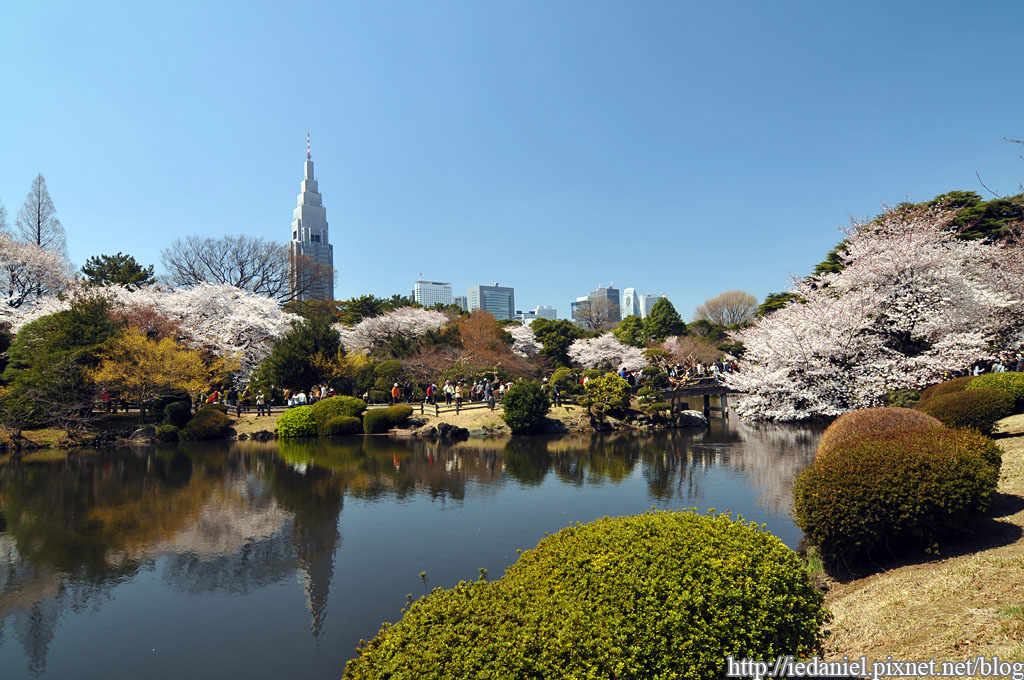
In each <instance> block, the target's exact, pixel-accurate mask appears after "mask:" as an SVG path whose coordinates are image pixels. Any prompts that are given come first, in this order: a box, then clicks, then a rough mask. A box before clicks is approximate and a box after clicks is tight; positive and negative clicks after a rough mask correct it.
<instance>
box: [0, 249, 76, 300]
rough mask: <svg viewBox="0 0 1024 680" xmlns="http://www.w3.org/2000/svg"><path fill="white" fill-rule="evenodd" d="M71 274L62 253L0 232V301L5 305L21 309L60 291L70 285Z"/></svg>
mask: <svg viewBox="0 0 1024 680" xmlns="http://www.w3.org/2000/svg"><path fill="white" fill-rule="evenodd" d="M69 276H70V273H69V271H68V267H67V263H66V262H65V260H64V258H62V257H61V256H60V254H59V253H57V252H54V251H52V250H47V249H45V248H43V247H41V246H38V245H36V244H34V243H21V242H18V241H15V240H14V239H12V238H11V236H10V235H8V234H5V233H0V300H2V302H0V304H2V305H3V306H4V307H8V308H13V309H17V308H19V307H22V306H23V305H25V304H26V303H28V304H30V305H31V303H32V302H33V301H35V300H38V299H40V298H43V297H45V296H48V295H54V294H56V293H59V292H61V291H62V290H64V288H65V287H66V286H67V285H68V279H69ZM8 313H10V312H8Z"/></svg>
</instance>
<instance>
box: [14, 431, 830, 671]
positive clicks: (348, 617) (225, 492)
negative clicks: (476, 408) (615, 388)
mask: <svg viewBox="0 0 1024 680" xmlns="http://www.w3.org/2000/svg"><path fill="white" fill-rule="evenodd" d="M818 434H819V433H818V432H817V431H815V430H810V429H805V428H790V427H784V426H764V425H748V424H744V423H742V422H740V421H739V420H736V419H733V420H732V421H731V424H729V425H728V426H726V425H724V424H723V423H722V422H720V421H718V422H716V423H714V424H713V426H712V428H711V429H710V430H709V431H706V432H705V431H675V432H665V433H658V434H653V435H643V436H639V435H604V436H597V435H595V436H585V437H561V438H541V437H524V438H516V439H511V440H506V439H490V440H488V439H479V440H472V441H469V442H462V443H459V444H453V445H446V444H438V443H436V442H433V443H427V442H424V441H405V440H394V439H387V438H358V437H353V438H341V439H333V440H307V441H299V442H268V443H258V442H232V443H226V442H225V443H216V444H209V445H188V446H184V445H182V446H172V447H156V448H142V449H140V448H135V449H129V448H121V449H107V450H100V451H86V452H76V453H73V454H71V455H69V456H67V458H66V459H63V458H62V459H61V460H58V461H53V462H39V463H30V462H22V463H11V464H7V465H4V466H0V678H4V679H5V680H11V679H13V678H43V677H45V678H103V679H105V680H115V679H118V678H140V677H146V678H174V679H175V680H180V678H183V677H189V678H224V677H244V678H281V677H294V678H331V679H337V678H339V677H340V676H341V673H342V670H343V668H344V665H345V661H346V660H347V659H349V658H351V657H352V656H353V649H354V648H355V646H356V644H357V643H358V641H359V639H360V638H367V639H368V638H370V637H372V636H373V635H374V634H375V633H376V631H377V630H378V628H379V625H380V622H381V621H385V620H388V621H394V620H397V619H398V618H399V617H400V609H401V607H402V605H403V603H404V602H405V598H406V594H412V595H413V596H414V597H415V596H417V595H422V594H423V593H424V592H426V590H428V589H432V588H434V587H437V586H444V587H447V586H451V585H453V584H455V583H457V582H458V581H459V580H473V579H476V578H477V577H478V569H480V568H484V569H487V571H488V573H489V577H490V578H497V577H499V576H500V575H501V573H502V571H503V570H504V569H505V567H507V566H508V565H510V564H511V563H513V562H514V561H515V559H516V549H517V548H522V549H526V548H531V547H533V546H534V545H536V543H537V541H538V540H540V539H541V538H542V537H543V536H544V534H545V532H555V531H557V530H559V529H560V528H562V527H564V526H566V525H568V524H570V523H572V522H577V521H579V522H586V521H589V520H592V519H594V518H597V517H601V516H603V515H622V514H635V513H640V512H644V511H646V510H649V509H650V508H651V507H652V506H654V507H657V508H659V509H662V508H665V509H667V508H689V507H696V508H698V509H700V510H701V511H704V510H706V509H708V508H712V507H713V508H717V509H718V510H719V511H725V510H730V511H731V512H732V513H733V514H742V515H743V516H744V517H745V518H748V519H750V520H754V521H757V522H763V523H765V524H767V525H768V527H769V529H770V530H771V531H772V532H773V533H775V534H776V535H777V536H779V537H780V538H781V539H782V540H783V541H785V542H786V543H787V544H788V545H790V546H795V545H796V543H797V541H798V540H799V539H800V531H799V529H797V528H796V527H795V526H794V525H793V521H792V519H791V517H790V493H791V486H792V481H793V478H794V476H795V475H796V473H798V472H799V471H800V469H801V468H802V467H803V466H804V465H806V464H807V463H808V462H810V460H811V458H812V457H813V455H814V446H815V444H816V442H817V439H818ZM424 571H425V572H426V573H427V576H426V580H425V581H424V580H422V579H421V578H420V573H421V572H424Z"/></svg>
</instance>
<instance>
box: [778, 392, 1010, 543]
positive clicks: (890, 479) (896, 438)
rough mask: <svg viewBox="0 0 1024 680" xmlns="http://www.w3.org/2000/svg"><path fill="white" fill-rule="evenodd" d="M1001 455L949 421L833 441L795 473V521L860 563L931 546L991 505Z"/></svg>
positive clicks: (813, 539)
mask: <svg viewBox="0 0 1024 680" xmlns="http://www.w3.org/2000/svg"><path fill="white" fill-rule="evenodd" d="M953 396H957V395H946V396H944V397H936V398H935V401H937V400H939V399H944V398H946V397H953ZM821 453H822V451H821V449H819V454H821ZM1000 460H1001V451H1000V450H999V447H998V446H996V445H995V443H994V442H993V441H992V440H990V439H988V438H987V437H985V436H983V435H981V434H979V433H977V432H975V431H972V430H957V429H951V428H946V427H933V428H927V427H925V428H922V427H917V428H912V429H903V428H896V429H892V430H889V431H888V432H886V431H880V432H875V433H873V434H871V435H870V436H865V437H861V438H855V437H850V438H846V439H843V440H841V441H835V442H833V443H832V444H831V445H830V448H829V449H828V450H827V452H825V454H824V455H818V456H816V457H815V459H814V462H812V463H811V464H810V465H809V466H807V467H806V468H805V469H804V471H803V472H802V473H801V474H800V476H799V477H797V480H796V483H795V484H794V487H793V500H794V514H795V516H796V523H797V525H798V526H799V527H800V528H801V529H803V530H804V534H805V535H806V536H807V539H808V541H809V542H810V543H812V544H814V545H816V546H818V547H819V549H820V550H821V553H822V556H824V557H825V558H826V559H830V560H843V561H846V562H856V561H859V560H860V559H862V558H864V557H867V556H869V553H870V552H871V551H872V550H873V549H876V548H880V549H892V548H894V547H896V546H900V545H902V544H905V543H907V542H916V543H917V544H919V545H923V546H925V547H930V546H931V544H932V543H934V542H935V541H936V540H937V539H939V538H941V537H943V536H945V535H948V534H951V533H955V532H957V531H958V530H960V529H962V528H963V526H964V525H965V523H966V522H967V521H968V520H969V519H970V518H971V517H972V516H973V515H974V514H975V513H977V512H980V511H983V510H985V509H986V508H987V507H988V504H989V501H990V500H991V498H992V494H993V493H995V490H996V483H997V482H998V480H999V467H1000Z"/></svg>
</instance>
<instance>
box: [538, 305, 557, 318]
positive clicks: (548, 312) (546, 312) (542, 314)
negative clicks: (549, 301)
mask: <svg viewBox="0 0 1024 680" xmlns="http://www.w3.org/2000/svg"><path fill="white" fill-rule="evenodd" d="M533 313H534V315H535V316H536V317H537V318H538V319H550V320H551V321H557V320H558V310H557V309H555V308H554V307H552V306H551V305H537V306H536V307H534V308H533Z"/></svg>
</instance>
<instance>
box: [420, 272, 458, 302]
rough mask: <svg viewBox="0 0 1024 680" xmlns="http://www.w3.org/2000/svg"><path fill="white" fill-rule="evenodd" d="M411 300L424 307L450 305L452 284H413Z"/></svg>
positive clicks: (425, 282) (428, 282)
mask: <svg viewBox="0 0 1024 680" xmlns="http://www.w3.org/2000/svg"><path fill="white" fill-rule="evenodd" d="M412 299H413V300H414V301H416V302H418V303H420V304H421V305H423V306H424V307H433V306H434V305H450V304H452V284H450V283H448V282H446V281H424V280H423V279H422V278H421V279H420V280H419V281H415V282H413V288H412Z"/></svg>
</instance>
